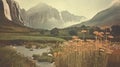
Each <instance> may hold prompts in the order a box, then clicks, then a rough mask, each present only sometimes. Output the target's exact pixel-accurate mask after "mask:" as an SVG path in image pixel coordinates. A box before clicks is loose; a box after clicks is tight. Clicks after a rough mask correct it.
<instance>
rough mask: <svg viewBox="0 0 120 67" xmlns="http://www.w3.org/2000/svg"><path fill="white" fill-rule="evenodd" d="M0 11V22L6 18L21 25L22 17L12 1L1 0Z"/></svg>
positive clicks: (16, 5)
mask: <svg viewBox="0 0 120 67" xmlns="http://www.w3.org/2000/svg"><path fill="white" fill-rule="evenodd" d="M0 9H1V10H0V15H1V17H0V18H1V20H2V19H3V18H6V19H8V20H9V21H13V22H15V23H17V24H23V20H22V17H21V16H20V8H19V5H18V4H17V2H15V1H14V0H1V1H0Z"/></svg>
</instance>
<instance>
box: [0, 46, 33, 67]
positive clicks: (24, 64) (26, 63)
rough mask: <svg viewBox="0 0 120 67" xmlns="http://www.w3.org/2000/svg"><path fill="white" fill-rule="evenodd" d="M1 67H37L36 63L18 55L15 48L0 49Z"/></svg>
mask: <svg viewBox="0 0 120 67" xmlns="http://www.w3.org/2000/svg"><path fill="white" fill-rule="evenodd" d="M0 67H35V61H33V60H30V59H29V58H27V57H24V56H23V55H21V54H18V53H17V52H16V51H15V49H13V47H12V46H11V47H0Z"/></svg>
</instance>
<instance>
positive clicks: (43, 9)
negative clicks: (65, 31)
mask: <svg viewBox="0 0 120 67" xmlns="http://www.w3.org/2000/svg"><path fill="white" fill-rule="evenodd" d="M26 13H27V16H28V17H29V18H28V22H29V26H30V27H32V28H38V29H53V28H56V27H57V28H60V27H63V25H64V23H65V22H71V21H72V22H73V21H75V22H76V21H80V19H81V17H79V16H75V15H73V14H71V13H69V12H68V11H63V12H59V11H58V10H57V9H55V8H53V7H51V6H49V5H47V4H45V3H40V4H38V5H37V6H35V7H33V8H31V9H29V10H28V11H27V12H26ZM67 17H68V18H67Z"/></svg>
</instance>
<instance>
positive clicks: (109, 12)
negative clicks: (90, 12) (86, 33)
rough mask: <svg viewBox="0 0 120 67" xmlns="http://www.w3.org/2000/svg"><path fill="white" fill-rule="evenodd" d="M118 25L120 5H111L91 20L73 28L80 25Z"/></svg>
mask: <svg viewBox="0 0 120 67" xmlns="http://www.w3.org/2000/svg"><path fill="white" fill-rule="evenodd" d="M118 24H119V25H120V5H113V6H111V7H110V8H108V9H106V10H103V11H101V12H99V13H97V14H96V15H95V16H94V17H93V18H92V19H91V20H89V21H86V22H83V23H81V24H77V25H74V26H77V27H79V26H81V25H87V26H99V27H105V26H112V25H118Z"/></svg>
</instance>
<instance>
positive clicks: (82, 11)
mask: <svg viewBox="0 0 120 67" xmlns="http://www.w3.org/2000/svg"><path fill="white" fill-rule="evenodd" d="M16 1H18V2H19V4H20V7H21V8H25V9H26V10H28V9H30V8H31V7H33V6H35V5H37V4H39V3H40V2H43V3H46V4H48V5H50V6H52V7H54V8H56V9H58V10H59V11H62V10H68V11H69V12H71V13H73V14H76V15H80V16H85V17H87V18H88V19H90V18H92V17H93V16H94V15H95V14H96V13H97V12H99V11H101V10H103V9H106V8H108V7H109V6H110V5H111V4H112V3H114V2H116V1H119V0H16Z"/></svg>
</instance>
